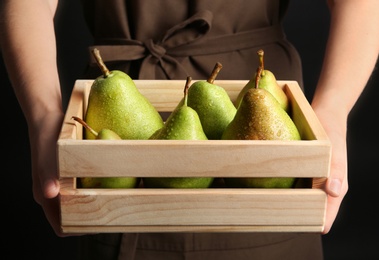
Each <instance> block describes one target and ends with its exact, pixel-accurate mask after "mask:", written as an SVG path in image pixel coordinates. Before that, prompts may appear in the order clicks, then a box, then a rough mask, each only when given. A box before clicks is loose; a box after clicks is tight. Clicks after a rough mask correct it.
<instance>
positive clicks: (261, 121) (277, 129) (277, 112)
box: [222, 87, 301, 188]
mask: <svg viewBox="0 0 379 260" xmlns="http://www.w3.org/2000/svg"><path fill="white" fill-rule="evenodd" d="M222 139H224V140H301V137H300V134H299V131H298V129H297V127H296V125H295V123H294V122H293V120H292V118H291V117H290V116H289V115H288V113H287V112H286V111H285V110H284V109H283V108H282V107H281V106H280V104H279V102H278V101H277V100H276V99H275V98H274V96H273V95H272V94H271V93H270V92H268V91H267V90H266V89H262V88H258V87H256V88H251V89H248V90H247V92H246V93H245V95H244V96H243V99H242V101H241V104H240V106H239V107H238V109H237V113H236V116H235V118H234V119H233V121H232V122H231V123H230V124H229V125H228V127H227V128H226V129H225V131H224V133H223V135H222ZM224 180H225V183H226V185H227V186H230V187H251V188H291V187H293V185H294V183H295V180H296V179H295V178H270V177H267V178H265V177H262V178H225V179H224Z"/></svg>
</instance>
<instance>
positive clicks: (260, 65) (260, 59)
mask: <svg viewBox="0 0 379 260" xmlns="http://www.w3.org/2000/svg"><path fill="white" fill-rule="evenodd" d="M257 54H258V58H259V67H260V68H262V70H264V69H265V64H264V60H263V56H264V54H265V52H264V51H263V50H262V49H260V50H258V51H257Z"/></svg>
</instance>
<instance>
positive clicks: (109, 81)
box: [85, 49, 163, 139]
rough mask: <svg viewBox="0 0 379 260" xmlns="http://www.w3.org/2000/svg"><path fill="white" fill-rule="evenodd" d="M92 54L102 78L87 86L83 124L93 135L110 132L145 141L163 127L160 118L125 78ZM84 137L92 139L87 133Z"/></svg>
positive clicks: (134, 86) (96, 52)
mask: <svg viewBox="0 0 379 260" xmlns="http://www.w3.org/2000/svg"><path fill="white" fill-rule="evenodd" d="M92 53H93V55H94V56H95V58H96V61H97V63H98V65H99V67H100V68H101V70H102V71H103V75H102V76H99V77H97V78H96V79H95V80H94V82H93V84H92V86H91V90H90V93H89V97H88V106H87V110H86V113H85V121H86V122H87V124H89V125H91V127H92V128H93V129H94V130H95V131H100V130H101V129H103V128H107V129H111V130H112V131H115V132H116V133H117V134H118V135H119V136H120V137H121V138H122V139H148V138H149V137H150V136H151V135H152V134H153V133H154V132H155V131H156V130H157V129H160V128H161V127H162V126H163V119H162V117H161V116H160V114H159V113H158V111H157V110H156V109H155V107H154V106H153V105H152V104H151V103H150V102H149V100H148V99H147V98H146V97H145V96H143V95H142V94H141V93H140V92H139V90H138V89H137V87H136V85H135V83H134V81H133V80H132V79H131V78H130V77H129V75H127V74H126V73H124V72H122V71H118V70H114V71H109V70H108V68H107V67H106V66H105V64H104V62H103V61H102V58H101V56H100V52H99V51H98V50H97V49H94V50H93V52H92ZM85 136H86V138H87V139H94V138H95V137H94V136H93V134H91V133H90V132H89V131H88V130H86V132H85Z"/></svg>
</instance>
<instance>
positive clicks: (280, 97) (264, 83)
mask: <svg viewBox="0 0 379 260" xmlns="http://www.w3.org/2000/svg"><path fill="white" fill-rule="evenodd" d="M257 54H258V58H259V66H258V69H257V71H256V72H255V73H254V75H253V77H252V78H251V79H250V80H249V81H248V82H247V84H246V85H245V86H244V87H243V88H242V90H241V91H240V93H239V94H238V96H237V99H236V101H235V105H236V107H237V108H238V106H239V105H240V103H241V100H242V98H243V95H244V94H245V93H246V92H247V90H249V89H251V88H255V85H256V84H258V87H259V88H263V89H266V90H267V91H268V92H270V93H271V94H272V95H273V96H274V97H275V98H276V100H277V101H278V102H279V104H280V105H281V107H282V108H283V109H284V110H285V111H287V113H288V112H289V101H288V97H287V95H286V93H285V92H284V90H283V89H282V88H281V87H280V86H279V85H278V82H277V81H276V77H275V75H274V73H272V72H271V71H270V70H267V69H265V67H264V59H263V56H264V51H263V50H262V49H260V50H258V52H257Z"/></svg>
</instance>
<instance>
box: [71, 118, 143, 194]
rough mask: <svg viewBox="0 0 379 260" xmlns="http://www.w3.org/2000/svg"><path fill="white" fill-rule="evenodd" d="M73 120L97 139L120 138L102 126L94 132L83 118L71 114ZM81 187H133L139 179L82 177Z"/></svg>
mask: <svg viewBox="0 0 379 260" xmlns="http://www.w3.org/2000/svg"><path fill="white" fill-rule="evenodd" d="M72 118H73V119H74V120H75V121H77V122H79V123H80V124H82V125H83V126H84V127H85V129H87V130H88V131H89V132H90V133H91V134H93V135H94V136H95V139H97V140H122V139H121V137H120V136H119V135H118V134H117V133H115V132H114V131H112V130H110V129H107V128H103V129H101V130H100V131H99V132H96V131H95V130H94V129H93V128H92V127H90V126H89V125H88V124H87V123H86V122H85V121H84V120H83V119H81V118H79V117H77V116H73V117H72ZM79 180H80V184H81V187H82V188H135V187H137V185H138V183H139V181H140V179H139V178H134V177H96V178H95V177H82V178H79Z"/></svg>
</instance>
